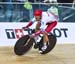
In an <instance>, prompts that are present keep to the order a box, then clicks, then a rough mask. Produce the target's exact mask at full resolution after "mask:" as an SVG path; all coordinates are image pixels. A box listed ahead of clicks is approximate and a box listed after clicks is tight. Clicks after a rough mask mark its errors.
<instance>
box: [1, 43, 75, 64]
mask: <svg viewBox="0 0 75 64" xmlns="http://www.w3.org/2000/svg"><path fill="white" fill-rule="evenodd" d="M0 64H75V44H59V45H58V44H57V45H56V46H55V48H54V49H53V50H52V51H51V52H50V53H48V54H46V55H41V54H39V53H38V51H37V50H35V49H33V48H32V49H31V50H30V51H29V52H28V53H26V54H25V55H23V56H17V55H15V54H14V51H13V47H1V46H0Z"/></svg>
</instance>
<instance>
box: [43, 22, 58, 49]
mask: <svg viewBox="0 0 75 64" xmlns="http://www.w3.org/2000/svg"><path fill="white" fill-rule="evenodd" d="M56 24H57V22H56V21H54V22H52V23H49V24H48V26H47V28H46V29H45V31H46V32H43V44H44V45H43V47H42V49H43V50H45V49H46V48H47V44H48V41H49V40H48V35H47V33H49V32H50V31H51V30H52V29H53V28H54V27H55V26H56Z"/></svg>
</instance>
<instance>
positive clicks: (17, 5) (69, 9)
mask: <svg viewBox="0 0 75 64" xmlns="http://www.w3.org/2000/svg"><path fill="white" fill-rule="evenodd" d="M25 2H30V4H31V5H32V8H31V9H26V8H25V7H24V4H25ZM74 2H75V1H74V0H0V22H28V21H29V20H30V19H32V18H33V12H34V10H35V9H41V10H43V11H49V12H50V11H52V12H53V13H55V14H56V15H57V17H58V21H59V22H75V18H74V17H75V3H74Z"/></svg>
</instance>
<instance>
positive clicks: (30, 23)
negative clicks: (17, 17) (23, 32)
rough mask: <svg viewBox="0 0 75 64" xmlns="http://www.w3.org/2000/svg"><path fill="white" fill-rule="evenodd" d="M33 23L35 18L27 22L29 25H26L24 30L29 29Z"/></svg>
mask: <svg viewBox="0 0 75 64" xmlns="http://www.w3.org/2000/svg"><path fill="white" fill-rule="evenodd" d="M34 21H35V18H33V19H32V20H30V21H29V23H28V24H27V25H26V28H28V27H30V26H31V25H32V24H33V23H34Z"/></svg>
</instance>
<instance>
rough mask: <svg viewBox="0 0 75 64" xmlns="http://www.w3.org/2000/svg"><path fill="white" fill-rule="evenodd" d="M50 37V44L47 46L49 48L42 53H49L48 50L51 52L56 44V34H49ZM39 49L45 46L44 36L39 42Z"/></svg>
mask: <svg viewBox="0 0 75 64" xmlns="http://www.w3.org/2000/svg"><path fill="white" fill-rule="evenodd" d="M48 38H49V45H48V47H47V49H46V50H45V51H43V52H42V53H41V54H47V53H48V52H50V51H51V50H52V49H53V48H54V47H55V45H56V41H57V39H56V36H55V35H48ZM39 43H40V44H39V49H40V47H42V46H43V37H42V39H41V41H40V42H39Z"/></svg>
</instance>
